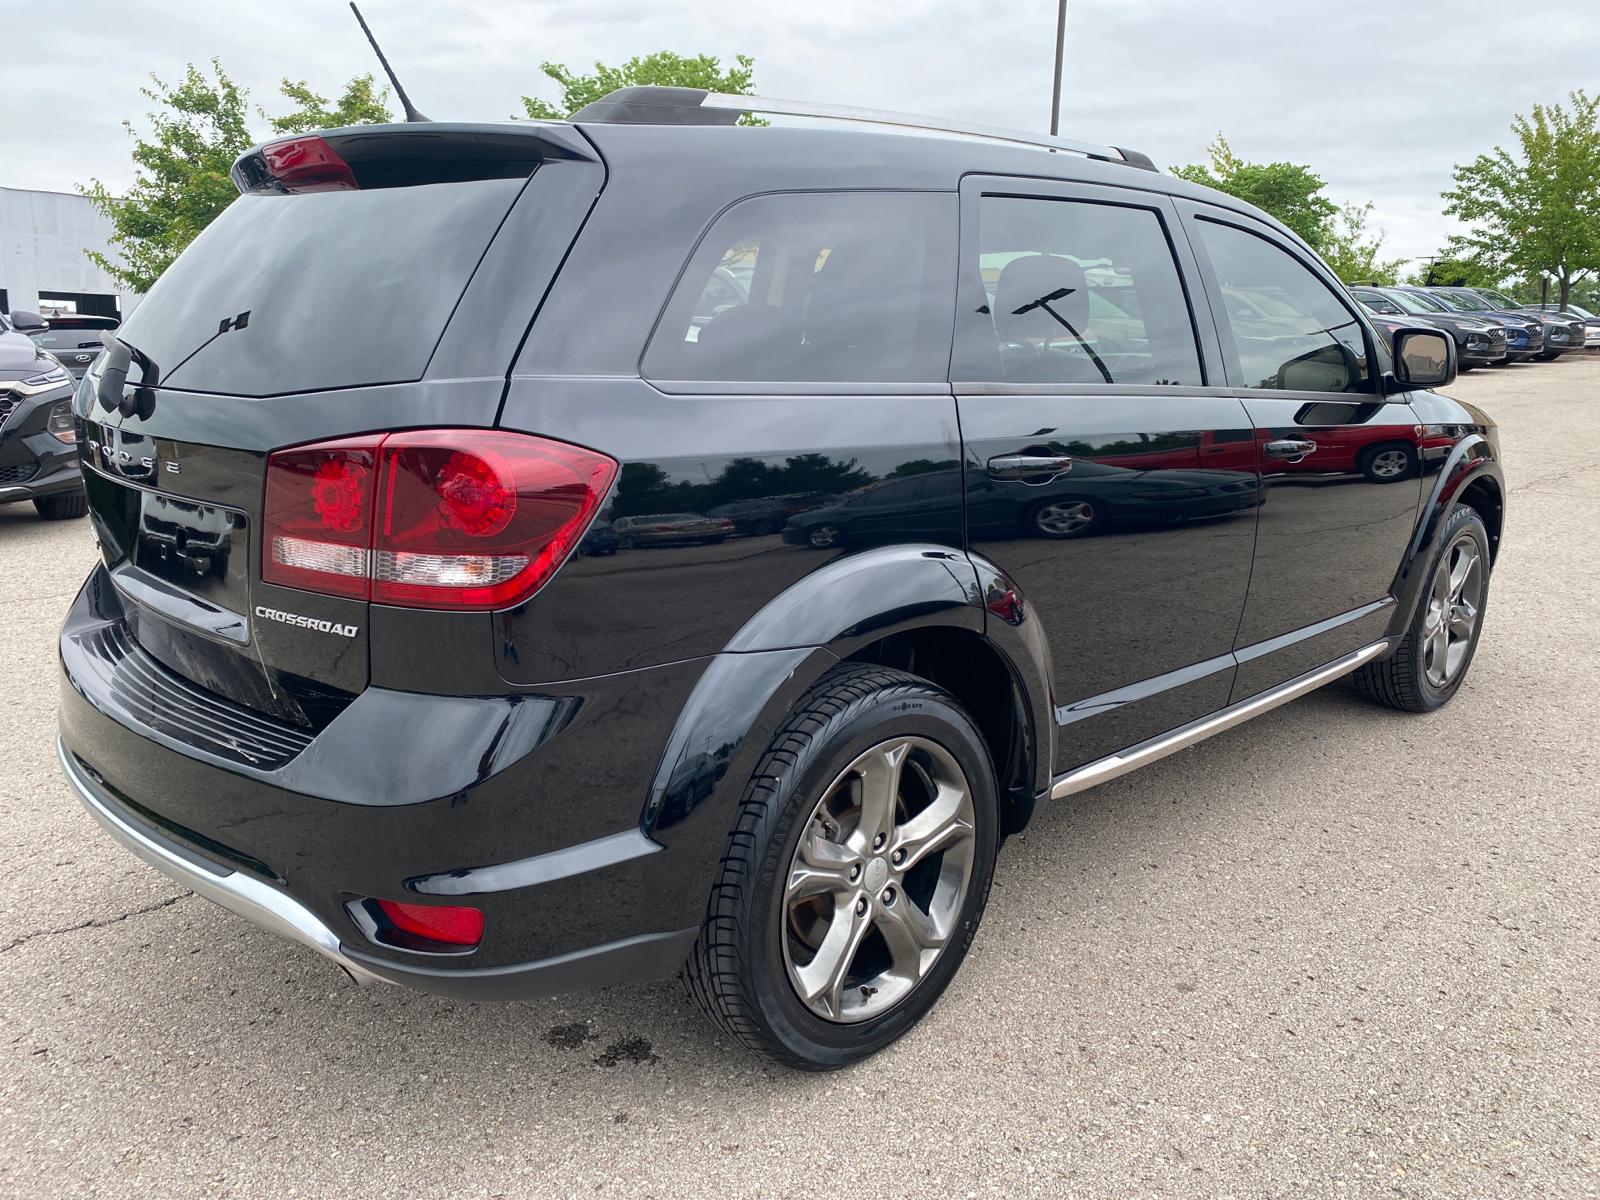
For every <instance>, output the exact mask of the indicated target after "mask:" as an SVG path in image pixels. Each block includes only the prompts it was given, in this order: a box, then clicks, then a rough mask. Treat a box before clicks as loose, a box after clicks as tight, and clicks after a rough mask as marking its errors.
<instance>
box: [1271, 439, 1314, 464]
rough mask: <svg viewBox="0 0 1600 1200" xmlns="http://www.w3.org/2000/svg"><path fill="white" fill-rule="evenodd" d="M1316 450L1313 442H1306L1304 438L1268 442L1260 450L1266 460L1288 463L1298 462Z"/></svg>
mask: <svg viewBox="0 0 1600 1200" xmlns="http://www.w3.org/2000/svg"><path fill="white" fill-rule="evenodd" d="M1316 448H1317V444H1316V443H1315V442H1308V441H1306V440H1305V439H1304V438H1283V439H1281V440H1279V441H1276V442H1268V443H1267V444H1266V445H1265V446H1263V447H1261V450H1262V452H1263V453H1264V454H1265V455H1266V456H1267V457H1268V458H1286V459H1288V460H1289V461H1290V462H1298V461H1299V460H1300V459H1302V458H1304V457H1305V456H1306V455H1308V454H1310V453H1311V452H1312V451H1313V450H1315V449H1316Z"/></svg>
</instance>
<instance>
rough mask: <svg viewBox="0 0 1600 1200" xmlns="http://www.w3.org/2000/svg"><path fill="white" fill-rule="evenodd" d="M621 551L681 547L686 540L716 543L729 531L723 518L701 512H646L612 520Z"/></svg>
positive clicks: (731, 527) (731, 529) (731, 523)
mask: <svg viewBox="0 0 1600 1200" xmlns="http://www.w3.org/2000/svg"><path fill="white" fill-rule="evenodd" d="M612 528H613V529H614V530H615V531H616V535H617V537H618V539H620V541H621V544H622V548H623V549H624V550H633V549H635V548H637V547H639V546H681V545H683V544H684V543H686V542H720V541H722V540H723V539H724V538H726V537H727V536H728V535H729V534H731V533H732V532H733V522H732V521H730V520H728V519H727V518H725V517H708V516H705V515H703V514H701V513H650V514H648V515H646V516H642V517H621V518H619V519H618V520H616V521H613V522H612Z"/></svg>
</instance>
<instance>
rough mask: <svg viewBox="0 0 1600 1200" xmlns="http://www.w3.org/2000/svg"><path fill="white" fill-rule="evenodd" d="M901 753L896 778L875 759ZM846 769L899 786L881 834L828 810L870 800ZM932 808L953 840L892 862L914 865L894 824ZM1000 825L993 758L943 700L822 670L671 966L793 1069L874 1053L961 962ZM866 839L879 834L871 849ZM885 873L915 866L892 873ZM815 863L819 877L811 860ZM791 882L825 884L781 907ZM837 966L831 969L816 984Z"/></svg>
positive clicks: (881, 675) (775, 750)
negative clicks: (701, 915)
mask: <svg viewBox="0 0 1600 1200" xmlns="http://www.w3.org/2000/svg"><path fill="white" fill-rule="evenodd" d="M896 746H899V747H904V749H903V751H901V757H900V759H899V760H898V761H899V762H900V764H901V766H900V767H899V768H898V769H892V768H890V767H887V766H885V765H884V764H886V763H889V762H891V761H892V760H891V759H889V758H886V757H883V756H882V752H883V750H884V748H885V747H896ZM863 763H864V764H865V766H864V767H863V766H862V765H861V764H863ZM858 767H859V768H860V769H861V770H864V771H868V772H871V773H873V775H872V777H875V778H877V779H880V780H884V779H899V780H900V781H901V782H900V784H899V785H898V786H899V788H900V791H899V792H898V793H897V794H898V795H899V797H900V804H899V805H897V806H896V807H895V808H894V809H893V810H890V809H888V808H886V807H885V808H882V809H880V810H879V811H883V812H889V811H893V813H894V816H893V818H892V819H889V820H888V821H887V824H884V823H880V822H872V821H870V820H867V819H864V817H863V814H865V813H866V812H867V811H868V806H867V805H866V804H865V803H860V804H857V805H856V806H855V807H854V808H853V809H852V808H846V809H842V810H841V809H840V808H837V807H829V806H830V805H832V804H835V803H837V802H839V801H841V799H846V798H849V797H853V796H861V795H863V794H865V793H867V792H868V790H869V788H868V784H867V782H866V781H867V780H868V778H869V775H868V774H856V773H855V772H856V771H857V769H858ZM952 772H954V774H952ZM957 775H959V776H960V777H961V782H964V784H965V786H966V793H965V799H964V800H960V801H951V800H946V799H945V797H946V796H949V795H951V794H952V793H951V792H950V791H948V790H946V789H945V788H944V785H945V783H946V782H947V781H954V779H955V776H957ZM858 780H859V781H860V783H859V785H858V783H857V782H856V781H858ZM935 784H937V785H938V788H937V790H936V789H935V786H934V785H935ZM957 790H959V788H958V789H957ZM872 794H875V795H879V796H882V795H886V794H888V793H887V792H886V791H884V790H882V789H872ZM935 795H937V796H938V797H939V798H940V809H939V811H941V812H946V813H947V815H946V817H944V818H940V819H936V820H935V821H934V822H933V823H934V824H936V825H938V826H939V827H940V828H943V829H945V830H946V831H947V832H948V833H949V834H950V837H949V840H948V842H947V843H946V844H945V845H943V846H941V847H939V848H937V849H930V850H928V851H927V852H926V853H925V854H924V855H922V856H920V858H918V857H907V858H904V859H901V858H900V850H901V849H904V848H905V847H906V846H909V847H910V848H911V849H910V855H912V856H916V855H917V854H918V851H917V849H916V847H917V842H916V841H915V840H907V839H908V838H911V837H913V835H912V834H908V832H907V831H908V830H915V827H914V826H912V825H909V824H908V823H907V822H908V820H909V818H906V819H901V814H902V813H905V812H909V813H910V814H911V816H915V815H917V811H918V806H917V804H916V803H914V802H915V801H916V800H917V799H918V797H920V798H921V800H924V801H928V803H927V807H926V808H925V809H922V812H923V814H924V816H925V817H926V814H927V813H930V812H934V811H935V809H934V804H933V802H932V801H931V800H930V799H929V798H930V797H932V796H935ZM958 803H960V804H965V805H966V807H965V808H957V807H953V806H954V805H956V804H958ZM902 806H903V807H902ZM968 818H970V820H968ZM998 826H999V807H998V797H997V791H996V787H995V781H994V770H993V767H992V766H991V764H990V760H989V754H988V751H987V749H986V748H985V746H984V742H983V740H982V738H981V736H980V735H979V733H978V730H977V727H976V726H975V725H974V724H973V722H972V719H971V718H970V717H969V716H968V715H967V714H966V712H965V711H964V710H963V709H962V708H961V706H960V705H959V704H958V703H957V702H956V700H955V699H954V697H952V696H951V695H950V694H949V693H948V692H945V691H944V690H943V689H941V688H939V687H936V686H934V685H933V684H932V683H929V682H928V681H927V680H925V679H920V678H918V677H917V676H915V675H909V674H906V673H905V672H903V671H896V670H891V669H889V668H886V667H877V666H869V665H864V664H848V665H845V666H842V667H840V668H838V669H837V670H835V671H832V672H830V673H829V674H828V675H826V676H825V677H824V678H823V679H822V680H820V681H819V682H818V683H817V685H816V686H815V687H814V688H812V689H811V691H810V692H808V693H807V694H806V695H805V697H804V698H802V699H801V701H800V702H799V703H798V704H797V705H796V706H795V709H794V711H793V712H792V713H791V714H790V716H789V718H788V719H787V720H786V721H785V722H784V724H783V726H782V728H780V729H779V730H778V732H777V734H776V736H775V737H774V738H773V742H772V745H771V746H770V747H769V748H768V750H767V752H766V755H765V756H764V757H763V759H762V760H761V762H760V764H759V765H758V766H757V767H756V769H755V772H754V773H753V775H752V776H751V779H750V783H749V785H748V787H747V788H746V790H745V794H744V797H743V799H742V801H741V802H740V805H739V812H738V816H737V818H736V820H735V822H734V827H733V830H732V832H731V833H730V834H729V836H728V842H727V846H726V849H725V850H724V852H723V857H722V870H721V874H720V877H719V878H718V880H717V882H716V885H715V886H714V887H713V888H712V892H711V898H710V901H709V903H708V905H707V909H706V916H705V922H704V924H703V926H702V927H701V931H700V937H699V940H698V941H697V942H696V944H695V947H694V950H693V952H692V953H691V954H690V956H689V960H688V962H687V963H686V964H685V965H684V968H683V980H684V984H685V986H686V988H687V989H688V992H689V995H690V996H691V997H692V998H693V999H694V1001H695V1003H696V1004H698V1005H699V1006H700V1008H701V1009H702V1010H704V1011H705V1013H706V1014H707V1015H708V1016H709V1017H710V1018H711V1019H712V1020H713V1021H715V1022H716V1023H717V1024H718V1025H719V1026H721V1027H722V1029H723V1030H725V1031H726V1032H727V1033H728V1034H730V1035H731V1036H733V1037H735V1038H737V1039H738V1040H739V1041H740V1042H742V1043H743V1044H744V1045H746V1046H748V1047H749V1048H751V1049H752V1050H755V1051H757V1052H759V1053H761V1054H764V1055H766V1056H767V1057H769V1058H771V1059H773V1060H775V1061H777V1062H780V1063H783V1064H786V1065H788V1066H791V1067H797V1068H800V1069H803V1070H832V1069H835V1068H838V1067H843V1066H847V1065H848V1064H850V1063H853V1062H857V1061H859V1060H861V1059H864V1058H867V1057H868V1056H869V1055H872V1054H875V1053H876V1052H877V1051H879V1050H881V1049H883V1048H884V1047H885V1046H887V1045H889V1044H890V1043H891V1042H893V1041H894V1040H895V1039H896V1038H899V1037H900V1036H901V1035H903V1034H904V1033H906V1032H907V1031H908V1030H910V1029H911V1028H912V1027H913V1026H914V1025H916V1023H917V1022H918V1021H919V1020H921V1018H922V1016H923V1015H924V1014H925V1013H926V1012H927V1011H928V1010H929V1009H930V1008H932V1007H933V1005H934V1003H935V1002H936V1001H937V1000H938V999H939V996H940V995H941V994H942V993H943V991H944V989H945V987H946V986H947V985H948V984H949V982H950V980H951V978H952V977H953V976H954V975H955V973H956V970H957V969H958V968H959V967H960V965H961V961H962V959H963V958H964V957H965V956H966V952H967V948H968V946H969V945H970V944H971V942H972V938H973V935H974V934H975V933H976V932H977V928H978V922H979V919H980V918H981V917H982V915H983V909H984V906H985V904H986V903H987V900H988V894H989V884H990V881H991V879H992V878H993V874H994V859H995V851H996V848H997V845H998V837H999V829H998ZM872 828H886V829H890V830H891V832H890V833H889V834H888V835H887V836H888V840H887V841H885V842H883V843H882V848H881V849H880V850H878V851H877V852H876V853H874V852H872V851H871V849H870V847H871V846H872V845H873V844H874V843H873V841H872V840H870V831H871V829H872ZM963 830H964V832H963ZM802 841H804V842H805V847H804V848H802ZM852 846H856V847H868V848H869V849H868V850H867V852H866V853H858V852H857V851H856V850H855V849H852ZM821 850H826V851H827V853H826V854H819V851H821ZM892 861H904V862H908V863H910V864H911V865H910V866H908V867H904V868H892V867H891V862H892ZM818 862H826V863H827V864H828V866H827V867H826V868H824V867H818V866H814V865H812V864H814V863H818ZM863 863H864V864H865V866H863V865H862V864H863ZM851 872H854V873H851ZM963 872H965V873H964V874H963ZM803 879H806V880H813V881H815V880H832V881H833V882H834V884H836V885H837V886H821V887H817V886H812V887H810V888H803V889H802V890H803V891H809V892H813V893H814V894H812V895H810V896H809V897H808V898H806V899H793V898H786V892H787V891H788V889H789V888H790V886H791V885H792V884H796V883H797V882H798V881H801V880H803ZM930 879H932V881H933V882H932V885H931V886H930V885H929V880H930ZM963 881H964V882H963ZM869 888H870V889H871V894H870V896H869V894H868V892H869ZM963 888H964V890H962V889H963ZM835 897H838V899H837V900H836V899H835ZM852 897H853V899H852ZM896 905H899V906H900V907H899V908H898V909H897V908H896V907H895V906H896ZM935 912H938V913H939V914H940V915H939V916H930V915H929V914H931V913H935ZM913 916H914V917H916V918H917V920H915V921H913V920H910V918H911V917H913ZM841 922H842V924H841ZM836 927H837V930H841V931H843V936H841V937H839V938H838V940H837V941H836V942H835V943H834V944H835V945H840V946H847V947H851V948H848V949H846V950H845V951H844V953H843V954H834V955H828V956H827V957H826V958H825V957H824V953H825V952H826V951H827V949H828V946H829V940H828V933H829V931H836ZM913 929H915V930H916V932H917V934H922V935H930V934H931V935H934V936H932V937H918V936H916V935H915V934H912V933H911V931H912V930H913ZM857 931H860V933H859V936H857ZM891 935H893V937H894V941H893V942H891V940H890V937H891ZM852 939H855V940H852ZM908 939H909V940H908ZM895 945H899V946H900V947H901V949H902V951H904V952H905V957H901V956H899V955H897V954H896V951H895V949H894V946H895ZM908 947H909V949H907V948H908ZM930 952H934V953H933V956H932V957H929V955H930ZM834 961H837V962H841V963H842V966H840V968H839V969H838V970H836V971H828V970H827V969H826V967H827V964H828V963H829V962H834ZM902 962H909V963H911V964H913V967H912V969H910V970H903V971H901V972H900V975H901V976H904V977H909V978H911V979H915V982H906V979H905V978H901V977H894V976H893V973H892V972H890V971H887V970H885V969H884V967H885V964H889V965H896V964H899V963H902ZM875 972H876V973H875ZM826 979H833V980H837V981H838V982H837V983H836V984H835V985H834V986H833V987H831V988H830V987H828V986H826V985H825V984H822V983H820V982H819V983H818V985H817V986H816V987H813V988H812V989H811V991H812V993H813V994H812V998H811V999H806V998H804V997H803V996H802V986H803V983H804V982H805V981H807V980H817V981H822V980H826ZM874 985H876V986H874Z"/></svg>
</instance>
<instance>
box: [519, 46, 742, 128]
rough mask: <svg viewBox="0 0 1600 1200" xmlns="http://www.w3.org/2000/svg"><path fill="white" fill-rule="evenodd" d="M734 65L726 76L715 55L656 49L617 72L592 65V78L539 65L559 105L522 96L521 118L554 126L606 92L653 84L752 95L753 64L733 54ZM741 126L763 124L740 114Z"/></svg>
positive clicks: (615, 68) (727, 71)
mask: <svg viewBox="0 0 1600 1200" xmlns="http://www.w3.org/2000/svg"><path fill="white" fill-rule="evenodd" d="M734 62H735V64H736V65H735V66H731V67H729V68H728V69H727V70H726V71H724V70H723V69H722V62H721V60H719V59H718V58H717V57H716V56H715V55H711V54H699V55H696V56H695V57H694V58H685V57H684V56H683V55H681V54H673V53H672V52H671V51H669V50H662V51H659V52H657V53H655V54H647V55H646V56H645V57H643V58H637V57H635V58H630V59H629V60H628V61H627V62H625V63H623V64H622V65H621V66H620V67H608V66H606V65H605V64H604V63H598V62H597V63H595V64H594V74H592V75H578V74H575V73H574V72H572V71H571V70H569V69H568V68H566V67H564V66H562V65H561V64H560V63H552V62H547V63H540V64H539V69H540V70H541V71H543V72H544V73H545V74H546V75H547V76H549V77H550V78H551V79H553V80H554V81H555V82H556V84H557V86H559V87H560V88H561V103H560V104H550V103H548V102H547V101H544V100H538V99H535V98H534V97H532V96H524V97H522V107H523V110H524V113H525V114H526V115H527V116H529V117H533V118H535V119H538V120H545V121H559V120H562V119H564V118H566V117H568V116H570V115H571V114H573V113H575V112H577V111H578V110H579V109H580V108H582V107H583V106H584V105H585V104H589V103H590V102H592V101H595V100H598V99H600V97H601V96H604V95H606V94H607V93H608V92H614V91H616V90H617V89H618V88H622V87H635V86H641V85H647V84H648V85H654V86H657V87H690V88H705V90H706V91H708V92H728V93H731V94H733V95H737V96H750V95H754V93H755V84H754V82H753V79H754V76H755V69H756V60H755V59H753V58H751V57H749V56H748V55H745V54H736V55H734ZM739 123H740V124H741V125H764V124H766V122H765V121H759V120H756V119H755V118H753V117H751V116H750V115H749V114H748V113H746V114H745V115H744V116H743V117H741V118H740V119H739Z"/></svg>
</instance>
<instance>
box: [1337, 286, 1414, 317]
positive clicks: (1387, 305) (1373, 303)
mask: <svg viewBox="0 0 1600 1200" xmlns="http://www.w3.org/2000/svg"><path fill="white" fill-rule="evenodd" d="M1350 294H1351V295H1352V296H1354V297H1355V298H1356V299H1357V300H1359V301H1361V303H1362V304H1365V305H1366V306H1367V311H1368V312H1376V313H1387V314H1388V315H1389V316H1391V317H1400V316H1404V315H1405V310H1404V309H1403V308H1401V307H1400V306H1399V305H1398V304H1396V303H1395V302H1394V301H1393V300H1391V299H1389V297H1387V296H1385V295H1384V294H1383V293H1381V292H1369V291H1365V290H1363V289H1361V288H1357V289H1355V290H1354V291H1352V292H1351V293H1350Z"/></svg>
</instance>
